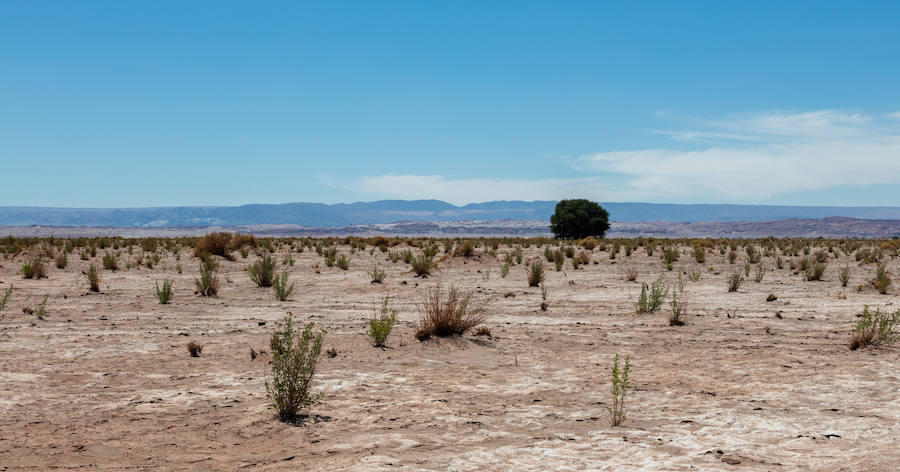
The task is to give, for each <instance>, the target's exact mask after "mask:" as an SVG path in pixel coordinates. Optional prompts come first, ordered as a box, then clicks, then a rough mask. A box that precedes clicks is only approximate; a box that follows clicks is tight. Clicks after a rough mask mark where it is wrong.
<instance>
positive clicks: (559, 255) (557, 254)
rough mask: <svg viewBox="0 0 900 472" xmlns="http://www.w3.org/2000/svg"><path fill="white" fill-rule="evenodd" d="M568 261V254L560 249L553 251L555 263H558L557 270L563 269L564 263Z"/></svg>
mask: <svg viewBox="0 0 900 472" xmlns="http://www.w3.org/2000/svg"><path fill="white" fill-rule="evenodd" d="M565 263H566V255H565V254H563V252H562V251H561V250H559V249H557V250H555V251H553V264H554V265H556V271H557V272H560V271H562V270H563V264H565Z"/></svg>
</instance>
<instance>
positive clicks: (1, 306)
mask: <svg viewBox="0 0 900 472" xmlns="http://www.w3.org/2000/svg"><path fill="white" fill-rule="evenodd" d="M12 293H13V286H12V285H10V286H9V288H8V289H6V290H4V291H3V298H0V311H3V310H4V309H5V308H6V304H7V303H9V297H10V296H12Z"/></svg>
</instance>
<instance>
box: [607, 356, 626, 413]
mask: <svg viewBox="0 0 900 472" xmlns="http://www.w3.org/2000/svg"><path fill="white" fill-rule="evenodd" d="M630 374H631V359H630V358H629V357H626V358H625V365H624V366H623V367H622V368H621V369H620V367H619V355H618V354H616V356H615V357H613V366H612V385H610V388H609V393H610V395H611V396H612V404H611V405H610V406H608V407H606V409H607V411H609V423H610V424H611V425H613V426H619V425H621V424H622V423H623V422H624V421H625V418H626V415H625V398H626V396H627V395H628V387H629V386H630V385H631V384H630V380H629V375H630Z"/></svg>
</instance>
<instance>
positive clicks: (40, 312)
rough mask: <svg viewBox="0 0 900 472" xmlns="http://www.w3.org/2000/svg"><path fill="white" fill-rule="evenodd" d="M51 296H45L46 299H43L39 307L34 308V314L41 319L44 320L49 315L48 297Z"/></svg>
mask: <svg viewBox="0 0 900 472" xmlns="http://www.w3.org/2000/svg"><path fill="white" fill-rule="evenodd" d="M48 298H49V297H47V296H44V299H43V300H42V301H41V304H40V305H38V307H37V309H36V310H34V316H36V317H37V319H39V320H43V319H44V317H45V316H47V299H48Z"/></svg>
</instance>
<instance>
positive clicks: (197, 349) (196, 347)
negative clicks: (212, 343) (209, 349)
mask: <svg viewBox="0 0 900 472" xmlns="http://www.w3.org/2000/svg"><path fill="white" fill-rule="evenodd" d="M187 350H188V352H189V353H190V354H191V357H200V353H201V352H203V346H201V345H200V344H197V343H196V342H195V341H191V342H189V343H187Z"/></svg>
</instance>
